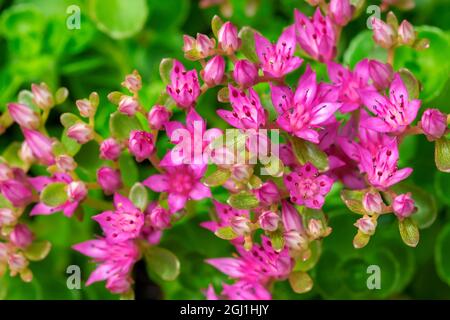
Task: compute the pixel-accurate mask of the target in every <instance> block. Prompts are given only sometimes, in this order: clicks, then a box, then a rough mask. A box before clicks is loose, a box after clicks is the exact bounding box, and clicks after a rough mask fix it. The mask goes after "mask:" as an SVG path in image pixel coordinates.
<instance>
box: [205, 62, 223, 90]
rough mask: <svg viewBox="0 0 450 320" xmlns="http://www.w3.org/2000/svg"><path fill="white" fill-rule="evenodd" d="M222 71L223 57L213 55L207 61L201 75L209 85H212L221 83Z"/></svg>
mask: <svg viewBox="0 0 450 320" xmlns="http://www.w3.org/2000/svg"><path fill="white" fill-rule="evenodd" d="M224 73H225V59H224V58H223V57H222V56H215V57H214V58H212V59H211V60H209V61H208V63H207V64H206V66H205V68H204V69H203V72H202V73H201V75H202V78H203V81H205V83H206V84H207V85H208V86H209V87H214V86H217V85H219V84H221V83H222V80H223V75H224Z"/></svg>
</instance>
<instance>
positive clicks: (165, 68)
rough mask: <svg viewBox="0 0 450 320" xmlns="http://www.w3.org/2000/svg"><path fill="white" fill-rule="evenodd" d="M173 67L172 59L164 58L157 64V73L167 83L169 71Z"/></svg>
mask: <svg viewBox="0 0 450 320" xmlns="http://www.w3.org/2000/svg"><path fill="white" fill-rule="evenodd" d="M172 68H173V59H171V58H165V59H162V60H161V63H160V64H159V75H160V76H161V80H162V81H163V82H164V83H165V84H167V83H169V82H170V72H171V71H172Z"/></svg>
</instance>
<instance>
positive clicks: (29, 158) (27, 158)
mask: <svg viewBox="0 0 450 320" xmlns="http://www.w3.org/2000/svg"><path fill="white" fill-rule="evenodd" d="M19 157H20V159H21V160H22V161H23V162H25V163H32V162H33V161H34V160H36V159H35V158H34V155H33V151H32V150H31V148H30V147H29V146H28V144H27V143H26V142H25V141H24V142H22V145H21V146H20V150H19Z"/></svg>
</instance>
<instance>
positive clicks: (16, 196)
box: [0, 179, 33, 207]
mask: <svg viewBox="0 0 450 320" xmlns="http://www.w3.org/2000/svg"><path fill="white" fill-rule="evenodd" d="M0 192H1V193H2V195H3V196H4V197H5V198H6V199H7V200H8V201H9V202H11V203H12V205H13V206H14V207H25V206H27V205H28V204H30V203H31V201H32V199H33V194H32V192H31V188H30V187H29V185H28V184H27V183H25V181H22V180H21V179H9V180H4V181H0Z"/></svg>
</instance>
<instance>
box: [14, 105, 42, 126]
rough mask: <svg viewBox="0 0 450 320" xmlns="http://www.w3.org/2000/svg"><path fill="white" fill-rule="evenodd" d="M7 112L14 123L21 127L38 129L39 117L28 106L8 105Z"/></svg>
mask: <svg viewBox="0 0 450 320" xmlns="http://www.w3.org/2000/svg"><path fill="white" fill-rule="evenodd" d="M8 111H9V114H10V116H11V118H13V120H14V121H15V122H17V123H18V124H19V126H21V127H25V128H28V129H37V128H38V127H39V123H40V119H39V115H38V114H37V113H36V112H34V111H33V110H31V108H29V107H28V106H26V105H24V104H21V103H8Z"/></svg>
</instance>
